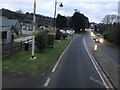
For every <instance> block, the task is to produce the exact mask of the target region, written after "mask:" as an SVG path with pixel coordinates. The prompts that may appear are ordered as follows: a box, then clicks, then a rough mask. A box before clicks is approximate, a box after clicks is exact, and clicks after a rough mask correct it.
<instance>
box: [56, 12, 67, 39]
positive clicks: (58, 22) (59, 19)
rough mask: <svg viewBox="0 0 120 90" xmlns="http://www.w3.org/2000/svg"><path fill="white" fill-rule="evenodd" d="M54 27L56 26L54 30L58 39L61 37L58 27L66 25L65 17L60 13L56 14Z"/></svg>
mask: <svg viewBox="0 0 120 90" xmlns="http://www.w3.org/2000/svg"><path fill="white" fill-rule="evenodd" d="M56 27H57V28H58V29H57V32H56V39H57V40H60V39H61V32H60V29H62V28H65V27H67V18H66V17H65V16H61V15H60V14H58V15H57V19H56Z"/></svg>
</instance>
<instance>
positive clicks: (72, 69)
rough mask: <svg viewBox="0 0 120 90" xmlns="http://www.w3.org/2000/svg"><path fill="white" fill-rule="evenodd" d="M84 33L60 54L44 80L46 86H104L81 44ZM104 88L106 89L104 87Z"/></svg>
mask: <svg viewBox="0 0 120 90" xmlns="http://www.w3.org/2000/svg"><path fill="white" fill-rule="evenodd" d="M83 38H84V35H81V36H79V37H77V38H76V39H75V40H73V42H72V43H71V44H70V46H69V47H68V48H67V50H66V51H65V53H64V54H63V55H62V56H61V58H60V61H59V63H58V64H57V65H56V69H55V70H54V71H53V72H52V73H51V75H50V76H49V77H48V79H47V80H46V83H45V84H44V87H46V88H104V89H105V86H104V85H103V82H102V80H101V78H100V76H99V74H98V72H97V70H96V69H95V67H94V65H93V63H92V61H91V59H90V57H89V55H88V53H87V51H86V49H85V46H84V44H83ZM105 90H106V89H105Z"/></svg>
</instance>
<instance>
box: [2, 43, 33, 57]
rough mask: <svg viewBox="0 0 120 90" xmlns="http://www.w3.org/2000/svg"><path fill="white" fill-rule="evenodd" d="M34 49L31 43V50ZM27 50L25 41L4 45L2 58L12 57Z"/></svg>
mask: <svg viewBox="0 0 120 90" xmlns="http://www.w3.org/2000/svg"><path fill="white" fill-rule="evenodd" d="M31 47H32V44H31V43H29V48H31ZM24 49H25V41H21V42H13V43H8V44H4V45H2V57H3V58H4V57H7V56H11V55H13V54H16V53H17V52H20V51H23V50H24Z"/></svg>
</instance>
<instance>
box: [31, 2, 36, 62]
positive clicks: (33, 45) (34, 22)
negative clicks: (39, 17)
mask: <svg viewBox="0 0 120 90" xmlns="http://www.w3.org/2000/svg"><path fill="white" fill-rule="evenodd" d="M35 19H36V0H34V16H33V32H32V37H33V40H32V57H31V59H32V60H34V59H36V57H35V56H34V52H35V26H36V20H35Z"/></svg>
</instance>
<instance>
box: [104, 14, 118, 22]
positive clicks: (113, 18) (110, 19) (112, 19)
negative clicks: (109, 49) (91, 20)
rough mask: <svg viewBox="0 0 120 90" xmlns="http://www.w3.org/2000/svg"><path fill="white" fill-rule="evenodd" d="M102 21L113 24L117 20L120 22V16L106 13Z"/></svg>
mask: <svg viewBox="0 0 120 90" xmlns="http://www.w3.org/2000/svg"><path fill="white" fill-rule="evenodd" d="M102 22H103V23H104V24H113V23H115V22H120V17H119V16H118V15H116V14H112V15H106V16H105V17H104V18H103V20H102Z"/></svg>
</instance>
